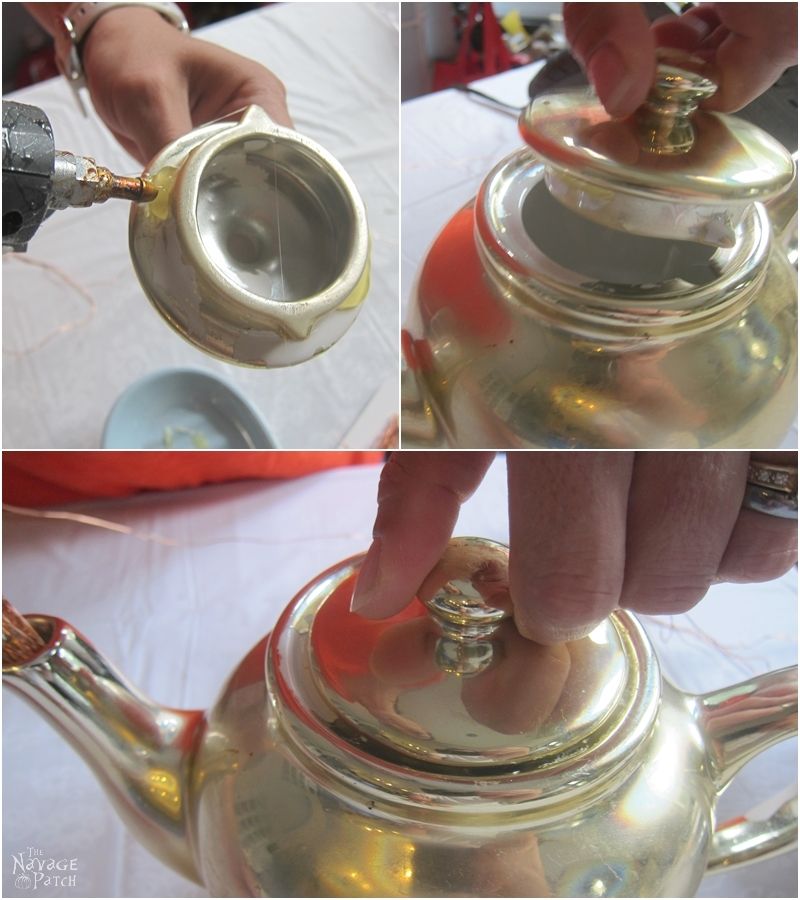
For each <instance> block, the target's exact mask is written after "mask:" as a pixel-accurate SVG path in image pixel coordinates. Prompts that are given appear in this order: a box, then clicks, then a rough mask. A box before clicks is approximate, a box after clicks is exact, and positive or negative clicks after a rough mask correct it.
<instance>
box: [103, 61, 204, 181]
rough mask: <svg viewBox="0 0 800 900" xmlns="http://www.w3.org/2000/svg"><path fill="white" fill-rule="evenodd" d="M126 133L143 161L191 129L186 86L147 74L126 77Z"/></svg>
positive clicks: (138, 156)
mask: <svg viewBox="0 0 800 900" xmlns="http://www.w3.org/2000/svg"><path fill="white" fill-rule="evenodd" d="M128 87H129V91H130V94H129V96H128V98H127V99H126V98H121V102H127V103H128V104H129V116H128V120H129V121H130V122H131V125H132V127H131V128H130V129H129V137H130V138H131V140H132V141H133V142H134V143H135V144H136V146H137V148H138V151H139V152H138V153H137V154H136V157H137V159H138V160H139V162H141V163H142V164H143V165H146V164H147V162H149V160H151V159H152V158H153V157H154V156H155V155H156V154H157V153H158V151H159V150H161V148H162V147H166V145H167V144H169V143H171V142H172V141H174V140H177V138H179V137H181V136H182V135H184V134H186V133H187V132H189V131H191V130H192V118H191V115H190V114H189V104H188V101H187V98H186V91H185V88H182V85H181V84H174V83H173V84H166V83H162V82H159V81H156V80H154V79H153V78H152V77H151V76H150V75H149V74H148V75H145V76H143V77H142V78H141V79H140V80H137V79H135V78H132V79H131V80H130V81H129V85H128Z"/></svg>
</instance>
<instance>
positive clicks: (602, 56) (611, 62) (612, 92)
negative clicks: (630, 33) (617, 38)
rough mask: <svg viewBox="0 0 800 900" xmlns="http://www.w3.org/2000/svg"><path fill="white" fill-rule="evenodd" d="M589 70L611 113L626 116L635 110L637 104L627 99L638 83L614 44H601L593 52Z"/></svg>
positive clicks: (599, 93) (595, 87) (596, 88)
mask: <svg viewBox="0 0 800 900" xmlns="http://www.w3.org/2000/svg"><path fill="white" fill-rule="evenodd" d="M587 70H588V75H589V79H590V81H591V82H592V84H593V85H594V89H595V91H596V92H597V96H598V97H599V98H600V100H601V101H602V103H603V106H605V108H606V110H607V112H608V113H609V114H610V115H612V116H624V115H627V114H628V113H631V112H633V109H634V108H635V106H631V105H630V103H628V102H626V101H627V100H628V96H629V95H630V94H631V92H632V91H634V90H635V89H636V84H635V83H634V82H633V81H632V80H631V76H630V73H629V71H628V67H627V66H626V65H625V61H624V60H623V58H622V56H621V55H620V52H619V50H617V48H616V47H615V46H614V45H613V44H601V45H600V47H598V48H597V50H595V52H594V53H593V54H592V56H591V59H590V60H589V63H588V66H587Z"/></svg>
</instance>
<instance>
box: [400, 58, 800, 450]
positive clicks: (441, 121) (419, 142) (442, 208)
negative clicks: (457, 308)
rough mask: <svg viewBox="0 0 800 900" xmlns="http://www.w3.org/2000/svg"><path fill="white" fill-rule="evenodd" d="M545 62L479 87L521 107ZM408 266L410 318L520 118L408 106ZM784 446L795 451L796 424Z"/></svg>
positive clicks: (453, 97) (445, 105)
mask: <svg viewBox="0 0 800 900" xmlns="http://www.w3.org/2000/svg"><path fill="white" fill-rule="evenodd" d="M541 67H542V63H541V62H537V63H533V64H531V65H529V66H522V67H520V68H518V69H512V70H511V71H509V72H503V73H502V74H500V75H492V76H491V77H490V78H484V79H481V80H479V81H475V82H473V83H472V85H471V86H472V87H474V88H477V89H478V90H480V91H483V92H484V93H486V94H488V95H489V96H490V97H495V98H496V99H498V100H501V101H503V102H504V103H508V104H511V105H512V106H516V107H519V109H520V110H521V109H522V107H523V106H525V105H526V104H527V103H528V102H529V97H528V85H529V84H530V82H531V80H532V79H533V77H534V75H536V73H537V72H538V71H539V69H540V68H541ZM401 115H402V144H401V159H402V181H403V212H402V224H401V236H402V243H401V268H400V278H401V283H402V297H403V300H402V304H403V316H404V317H405V315H407V313H408V309H409V300H410V297H411V292H412V289H413V286H414V281H415V278H416V275H417V272H418V270H419V268H420V266H421V264H422V261H423V260H424V258H425V254H426V253H427V251H428V247H429V246H430V245H431V243H432V242H433V240H434V238H435V237H436V235H437V234H438V233H439V232H440V231H441V229H442V228H443V227H444V226H445V225H446V224H447V222H448V221H449V220H450V218H451V216H452V215H453V214H454V213H455V212H456V211H457V210H459V209H460V208H461V207H462V206H464V204H465V203H467V202H468V201H470V200H471V199H472V198H473V197H474V196H475V194H476V193H477V191H478V188H479V187H480V185H481V182H482V181H483V179H484V178H485V177H486V175H487V174H488V173H489V171H490V170H491V169H492V168H493V167H494V166H495V165H496V164H497V163H498V162H500V160H501V159H503V157H505V156H507V155H508V154H510V153H513V152H514V151H515V150H518V149H519V148H520V147H521V146H522V145H523V141H522V138H521V137H520V134H519V131H518V129H517V115H516V114H515V113H514V112H513V111H511V110H508V111H506V110H498V109H497V108H496V107H492V106H491V105H489V104H486V103H485V102H484V101H482V100H479V99H476V98H475V97H472V96H469V95H467V94H464V93H462V92H460V91H456V90H446V91H439V92H438V93H435V94H428V95H427V96H424V97H417V98H415V99H414V100H408V101H406V102H405V103H403V104H402V107H401ZM781 446H782V447H785V448H787V449H796V447H797V423H796V422H795V423H794V425H793V426H792V428H791V430H790V432H789V433H788V434H787V435H786V437H785V438H784V440H783V442H782V443H781Z"/></svg>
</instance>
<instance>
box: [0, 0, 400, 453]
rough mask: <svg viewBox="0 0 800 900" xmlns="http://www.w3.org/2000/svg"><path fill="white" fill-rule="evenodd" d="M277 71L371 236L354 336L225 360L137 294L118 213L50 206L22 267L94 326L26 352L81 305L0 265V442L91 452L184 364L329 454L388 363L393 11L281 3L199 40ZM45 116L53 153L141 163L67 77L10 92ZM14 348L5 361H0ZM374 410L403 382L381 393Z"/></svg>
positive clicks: (277, 428) (129, 167)
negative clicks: (253, 360) (151, 388)
mask: <svg viewBox="0 0 800 900" xmlns="http://www.w3.org/2000/svg"><path fill="white" fill-rule="evenodd" d="M199 34H200V36H201V37H202V38H203V39H205V40H208V41H212V42H214V43H217V44H220V45H221V46H223V47H227V48H228V49H230V50H234V51H236V52H237V53H240V54H242V55H244V56H247V57H250V58H252V59H255V60H258V61H259V62H261V63H263V64H264V65H266V66H267V67H268V68H270V69H272V70H273V71H274V72H275V73H276V74H277V75H278V77H279V78H281V80H282V81H283V82H284V83H285V84H286V86H287V90H288V102H289V110H290V113H291V114H292V116H293V119H294V123H295V126H296V127H297V129H298V130H299V131H301V132H303V133H305V134H308V135H309V136H310V137H312V138H314V139H315V140H317V141H319V142H320V143H321V144H322V145H323V146H324V147H326V148H327V149H328V150H330V151H331V153H333V154H334V156H336V157H337V158H338V159H339V160H340V162H341V163H342V164H343V165H344V166H345V168H346V169H347V171H348V172H349V173H350V175H351V176H352V178H353V179H354V181H355V183H356V185H357V187H358V189H359V191H360V192H361V195H362V197H363V198H364V201H365V203H366V206H367V214H368V217H369V224H370V230H371V234H372V253H373V269H372V288H371V290H370V294H369V296H368V298H367V301H366V303H365V305H364V307H363V309H362V310H361V313H360V315H359V317H358V319H357V320H356V322H355V324H354V325H353V326H352V328H351V329H350V331H349V332H348V333H347V334H346V335H345V336H344V337H343V338H342V339H341V340H340V341H339V342H338V343H337V344H336V345H335V346H334V347H332V348H331V349H330V350H329V351H328V352H327V353H325V354H323V355H322V356H319V357H317V358H315V359H312V360H310V361H309V362H307V363H305V364H303V365H300V366H296V367H293V368H290V369H282V370H273V371H259V370H250V369H242V368H238V367H236V366H231V365H226V364H224V363H222V362H218V361H216V360H214V359H211V358H210V357H207V356H205V355H204V354H203V353H201V352H200V351H199V350H197V349H195V348H194V347H192V346H191V345H189V344H187V343H185V342H184V341H183V340H182V339H181V338H179V337H178V336H177V335H176V334H174V333H173V331H172V330H171V329H170V328H169V327H168V326H167V325H166V324H165V323H164V322H163V321H162V320H161V319H160V317H159V316H158V315H157V313H156V312H155V311H154V310H153V309H152V307H151V306H150V303H149V302H148V301H147V299H146V297H145V295H144V293H143V291H142V289H141V288H140V287H139V283H138V281H137V280H136V276H135V274H134V272H133V267H132V264H131V262H130V257H129V255H128V233H127V217H128V205H127V204H126V203H123V202H121V201H111V202H109V203H106V204H105V205H103V206H98V207H94V208H92V209H88V210H83V209H81V210H68V211H65V212H61V213H56V214H55V215H54V216H52V217H51V219H50V220H49V221H48V222H46V223H45V224H44V226H43V227H42V228H41V229H40V230H39V232H38V233H37V234H36V235H35V236H34V238H33V240H32V241H31V244H30V247H29V255H30V256H31V257H32V258H35V259H40V260H43V261H46V262H47V263H49V264H52V265H54V266H57V267H58V268H59V269H61V270H62V271H64V272H65V273H66V274H67V275H68V276H69V277H70V278H71V279H73V280H74V281H75V282H77V283H78V284H79V285H80V286H82V287H83V288H85V289H86V290H87V291H88V292H89V293H90V294H91V296H92V297H93V298H94V301H95V303H96V305H97V311H96V313H95V315H94V316H93V317H92V318H91V320H90V322H89V323H88V324H87V325H85V326H83V327H80V328H76V329H72V330H69V331H65V332H63V333H61V334H58V335H57V336H56V337H55V338H54V339H53V340H51V341H49V343H48V344H47V345H46V346H43V347H41V348H40V349H37V350H34V351H33V352H29V353H26V354H25V355H22V356H16V355H15V354H14V351H23V350H27V349H29V348H31V347H32V346H33V345H35V344H36V343H37V342H38V341H39V340H40V339H41V338H43V337H44V336H46V335H47V334H49V333H50V332H52V331H53V330H54V329H56V328H57V327H58V326H59V325H61V324H64V323H70V322H75V321H76V320H80V319H81V318H83V317H84V315H85V313H86V312H87V309H88V306H87V304H86V302H85V301H84V300H82V299H81V297H80V296H79V295H77V294H76V292H75V291H74V290H73V289H72V288H70V287H68V286H66V285H65V284H64V283H63V282H61V281H59V280H58V279H56V278H54V277H53V276H52V275H51V274H50V273H48V272H45V271H42V270H39V269H33V268H31V267H30V266H27V265H24V264H23V263H20V262H19V261H18V260H14V259H9V258H4V260H3V348H4V355H3V376H4V390H3V446H4V447H56V448H63V447H97V446H99V441H100V437H101V434H102V428H103V423H104V421H105V418H106V416H107V414H108V412H109V410H110V409H111V406H112V404H113V403H114V401H115V400H116V398H117V397H118V396H119V394H120V393H121V392H122V391H123V390H124V389H125V388H126V387H127V386H128V385H129V384H131V383H132V382H133V381H135V380H136V379H138V378H140V377H141V376H143V375H146V374H148V373H150V372H152V371H154V370H157V369H161V368H166V367H174V366H191V367H199V368H204V369H208V370H211V371H213V372H216V373H217V374H221V375H222V376H223V377H225V378H227V379H229V380H230V381H232V382H233V383H234V384H235V385H237V386H238V387H239V388H240V389H241V390H242V391H243V392H244V393H245V394H246V395H247V396H248V397H249V398H250V400H251V401H252V402H253V403H254V404H255V405H256V407H257V408H258V409H259V410H260V412H261V413H262V416H263V418H264V419H265V421H266V422H267V424H268V426H269V428H270V429H271V431H272V433H273V435H274V436H275V438H276V440H277V442H278V445H279V446H283V447H298V448H299V447H304V448H305V447H309V448H315V447H336V446H338V445H339V443H340V442H341V441H342V440H343V439H344V438H345V435H346V434H347V432H348V430H349V429H350V427H351V426H352V425H353V423H354V422H355V420H356V419H357V417H358V415H359V413H360V412H361V410H362V409H363V408H364V407H365V406H366V405H367V404H368V402H369V400H370V398H371V397H372V396H373V395H374V394H375V392H376V391H377V390H378V389H379V388H380V387H381V385H382V384H384V383H385V381H386V380H387V379H389V380H391V381H392V382H393V383H394V384H395V386H397V359H398V290H397V242H398V221H397V217H398V185H397V165H398V146H397V145H398V137H397V132H398V125H397V103H398V85H397V70H398V56H397V54H398V9H397V6H396V5H395V4H392V3H288V4H279V5H273V6H268V7H265V8H263V9H260V10H257V11H256V12H253V13H249V14H245V15H241V16H237V17H235V18H233V19H229V20H227V21H225V22H222V23H220V24H218V25H214V26H211V27H209V28H206V29H203V30H202V32H199ZM12 98H13V99H15V100H18V101H20V102H22V103H31V104H35V105H37V106H40V107H41V108H42V109H43V110H45V112H46V113H47V115H48V116H49V118H50V120H51V122H52V125H53V130H54V134H55V138H56V146H57V148H58V149H61V150H71V151H73V152H75V153H80V154H84V155H88V156H93V157H94V158H95V159H96V160H97V162H98V163H100V164H102V165H106V166H108V167H109V168H111V169H112V170H113V171H117V172H121V173H126V172H136V171H138V170H139V167H138V164H136V163H135V162H134V161H133V160H132V159H131V157H129V156H128V155H127V154H126V153H125V152H124V151H123V150H122V149H121V148H120V147H119V146H118V144H117V143H116V141H115V140H114V138H113V137H112V136H111V134H110V132H109V131H108V130H107V129H106V128H105V126H104V125H103V124H102V123H101V122H100V120H99V119H98V117H97V116H96V115H95V113H94V111H93V110H91V111H90V114H89V118H88V119H84V118H82V117H81V115H80V113H79V112H78V110H77V107H76V105H75V101H74V100H73V97H72V94H71V92H70V90H69V88H68V87H67V84H66V82H65V81H64V79H61V78H59V79H53V80H51V81H47V82H43V83H42V84H38V85H35V86H33V87H30V88H26V89H25V90H21V91H18V92H16V93H15V94H13V95H12ZM9 351H10V352H9ZM383 396H385V397H387V398H388V403H386V402H385V403H384V405H385V406H386V409H385V416H383V417H381V416H377V420H378V425H377V426H376V427H375V431H376V434H375V435H374V437H375V438H377V437H378V432H380V431H381V430H382V429H383V427H384V425H385V422H386V420H387V419H388V418H389V417H390V416H391V415H392V414H393V413H396V411H397V396H398V388H397V387H396V389H395V390H394V391H389V392H387V393H384V395H383Z"/></svg>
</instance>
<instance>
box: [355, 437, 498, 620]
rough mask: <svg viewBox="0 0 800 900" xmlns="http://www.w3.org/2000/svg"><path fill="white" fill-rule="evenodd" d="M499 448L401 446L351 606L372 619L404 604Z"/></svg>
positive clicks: (386, 473)
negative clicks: (474, 450) (486, 450)
mask: <svg viewBox="0 0 800 900" xmlns="http://www.w3.org/2000/svg"><path fill="white" fill-rule="evenodd" d="M493 457H494V454H493V453H451V452H437V451H434V452H431V453H420V452H416V451H407V452H396V453H393V454H392V455H391V456H390V457H389V461H388V462H387V463H386V465H385V466H384V468H383V471H382V472H381V480H380V484H379V486H378V515H377V517H376V519H375V527H374V529H373V541H372V546H371V547H370V548H369V552H368V553H367V556H366V558H365V559H364V563H363V565H362V567H361V572H360V573H359V576H358V581H357V582H356V587H355V590H354V592H353V602H352V604H351V608H352V610H353V611H354V612H358V613H360V614H361V615H363V616H365V617H366V618H368V619H383V618H385V617H387V616H391V615H394V614H395V613H397V612H400V610H402V609H404V608H405V607H406V606H407V605H408V604H409V603H410V602H411V600H412V599H413V597H414V595H415V593H416V591H417V588H418V587H419V586H420V584H422V581H423V580H424V578H425V576H426V575H427V574H428V572H430V570H431V569H432V568H433V567H434V566H435V565H436V563H437V562H439V560H440V558H441V556H442V553H443V552H444V549H445V547H446V546H447V542H448V540H449V539H450V536H451V535H452V533H453V528H454V527H455V524H456V519H457V518H458V511H459V508H460V507H461V504H462V503H463V502H464V501H465V500H466V499H467V498H468V497H469V496H470V495H471V494H472V493H473V491H474V490H475V489H476V488H477V487H478V485H479V484H480V483H481V481H482V480H483V476H484V475H485V474H486V470H487V469H488V468H489V465H490V463H491V461H492V458H493Z"/></svg>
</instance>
